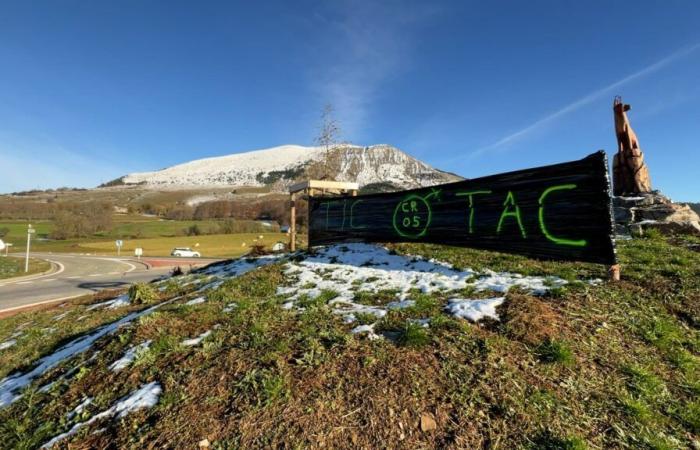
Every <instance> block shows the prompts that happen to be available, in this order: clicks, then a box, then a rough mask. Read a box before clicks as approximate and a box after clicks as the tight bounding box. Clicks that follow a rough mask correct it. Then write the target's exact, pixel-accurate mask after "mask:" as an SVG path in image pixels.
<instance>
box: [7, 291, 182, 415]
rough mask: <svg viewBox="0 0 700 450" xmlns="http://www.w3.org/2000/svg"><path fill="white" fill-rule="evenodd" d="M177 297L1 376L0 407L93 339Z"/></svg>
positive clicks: (87, 347)
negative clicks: (31, 364) (28, 366)
mask: <svg viewBox="0 0 700 450" xmlns="http://www.w3.org/2000/svg"><path fill="white" fill-rule="evenodd" d="M177 299H178V297H176V298H173V299H171V300H168V301H165V302H163V303H159V304H157V305H154V306H151V307H150V308H147V309H144V310H142V311H137V312H133V313H131V314H127V315H126V316H124V317H122V318H121V319H119V320H117V321H115V322H112V323H110V324H107V325H103V326H101V327H98V328H97V329H95V331H93V332H92V333H90V334H86V335H84V336H80V337H78V338H76V339H73V340H72V341H70V342H68V343H67V344H65V345H63V346H61V347H59V348H58V350H56V351H55V352H53V353H51V354H49V355H46V356H44V357H43V358H41V359H39V361H37V363H36V365H35V366H34V367H33V368H32V369H30V370H28V371H27V372H19V373H13V374H11V375H8V376H7V377H5V378H3V379H2V380H0V408H2V407H5V406H7V405H9V404H10V403H12V402H14V401H15V400H17V399H18V398H19V397H20V396H21V394H20V393H19V392H20V391H21V390H22V389H23V388H24V387H25V386H27V385H29V384H30V383H31V382H32V381H34V380H35V379H36V378H38V377H40V376H42V375H43V374H44V373H46V372H47V371H48V370H49V369H52V368H53V367H56V366H57V365H58V364H60V363H61V362H63V361H65V360H67V359H69V358H72V357H74V356H76V355H79V354H80V353H82V352H84V351H86V350H88V349H90V348H91V347H92V345H93V344H94V343H95V341H97V340H98V339H99V338H101V337H103V336H106V335H108V334H112V333H114V332H115V331H116V330H117V329H118V328H119V327H120V326H122V325H126V324H127V323H129V322H131V321H133V320H135V319H138V318H139V317H141V316H143V315H145V314H149V313H151V312H153V311H155V310H156V309H158V308H160V307H161V306H163V305H166V304H168V303H170V302H173V301H175V300H177Z"/></svg>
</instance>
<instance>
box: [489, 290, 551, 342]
mask: <svg viewBox="0 0 700 450" xmlns="http://www.w3.org/2000/svg"><path fill="white" fill-rule="evenodd" d="M498 313H499V315H500V317H501V324H500V326H499V328H500V331H502V332H503V333H505V335H506V336H508V337H509V338H511V339H515V340H518V341H521V342H523V343H525V344H528V345H537V344H539V343H540V342H543V341H545V340H547V339H555V338H557V337H558V336H560V335H561V331H562V328H563V326H564V320H563V319H562V317H561V315H560V314H559V313H558V312H557V311H556V310H554V308H552V306H550V305H549V304H547V303H546V302H545V301H543V300H542V299H541V298H537V297H533V296H530V295H523V294H511V295H508V297H507V299H506V301H505V302H504V303H503V304H502V305H501V306H499V307H498Z"/></svg>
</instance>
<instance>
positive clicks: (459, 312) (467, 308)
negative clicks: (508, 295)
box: [445, 297, 505, 322]
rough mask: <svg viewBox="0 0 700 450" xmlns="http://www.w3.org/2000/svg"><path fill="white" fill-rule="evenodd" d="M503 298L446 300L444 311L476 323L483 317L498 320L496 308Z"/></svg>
mask: <svg viewBox="0 0 700 450" xmlns="http://www.w3.org/2000/svg"><path fill="white" fill-rule="evenodd" d="M504 300H505V297H493V298H485V299H460V298H453V299H450V300H448V303H447V306H446V307H445V310H447V312H449V313H450V314H452V315H453V316H454V317H458V318H461V319H467V320H470V321H472V322H478V321H480V320H482V319H483V318H484V317H490V318H492V319H495V320H498V314H497V313H496V307H497V306H498V305H500V304H502V303H503V301H504Z"/></svg>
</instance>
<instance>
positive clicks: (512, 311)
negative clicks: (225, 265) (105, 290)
mask: <svg viewBox="0 0 700 450" xmlns="http://www.w3.org/2000/svg"><path fill="white" fill-rule="evenodd" d="M683 243H685V244H693V245H694V244H696V243H697V241H696V240H693V239H688V240H687V241H683V242H681V243H679V242H678V241H675V240H674V241H667V240H666V239H665V238H661V237H655V238H651V239H641V240H634V241H629V242H623V243H621V245H620V248H619V254H620V258H621V263H622V267H623V281H622V282H620V283H614V284H611V283H590V282H589V280H590V279H593V278H602V277H604V276H605V268H604V267H598V266H592V265H584V264H571V263H553V262H536V261H530V260H527V259H525V258H520V257H512V256H507V255H495V254H492V253H486V252H479V251H475V250H467V249H454V248H445V247H438V246H427V245H426V246H423V245H412V246H407V245H402V246H395V247H394V248H395V250H396V251H397V252H398V253H400V254H401V253H408V254H411V255H422V256H426V257H435V258H437V259H439V260H442V261H445V262H448V263H452V264H454V265H455V266H458V267H462V268H467V267H471V268H472V269H474V270H476V273H475V275H474V278H475V280H477V281H478V278H479V277H480V275H479V271H481V270H484V269H486V268H490V269H492V270H496V271H498V270H509V271H512V272H518V273H522V274H526V275H532V276H542V275H553V276H558V277H561V278H564V279H566V280H567V281H568V283H567V284H566V285H563V286H561V285H559V286H557V287H556V289H550V290H549V291H548V292H547V293H546V294H545V295H541V296H536V295H533V294H532V293H526V292H523V290H522V289H518V288H513V289H512V290H511V292H509V293H508V294H505V297H506V300H505V301H504V302H503V303H502V304H501V305H500V306H498V307H497V313H498V317H499V319H498V320H495V319H493V318H491V319H486V320H484V321H481V322H478V323H472V322H468V321H466V320H463V319H457V318H454V317H452V316H450V315H449V314H447V313H446V311H445V306H446V305H447V304H448V302H449V300H450V299H453V298H465V297H466V298H487V297H492V296H493V293H492V292H488V291H483V292H478V291H476V290H475V289H474V288H473V286H471V285H469V286H467V287H466V288H464V287H462V288H459V289H460V290H456V291H441V290H435V291H430V292H424V291H421V289H417V288H416V289H411V290H409V291H407V292H405V293H403V294H405V296H406V297H405V298H398V297H397V295H403V294H401V293H397V292H396V291H395V290H392V289H389V288H386V289H377V290H375V291H370V290H368V289H367V285H368V283H372V282H373V280H371V279H370V278H365V279H362V280H359V279H358V278H357V277H356V275H353V277H355V278H346V279H345V282H346V283H347V285H348V286H350V287H352V288H353V289H355V290H354V291H353V290H350V289H349V288H348V289H346V287H347V286H344V285H343V278H342V276H339V275H338V273H339V272H333V271H332V270H331V269H333V267H332V265H329V266H328V267H327V269H328V270H326V269H324V266H319V267H316V269H317V272H316V275H315V278H314V279H313V282H309V281H307V280H306V279H305V278H304V277H306V276H309V273H308V272H303V270H301V269H302V267H301V266H300V265H302V264H304V261H303V260H302V259H301V258H298V259H297V260H296V261H277V260H274V259H271V260H269V261H267V263H266V264H267V265H265V266H264V267H259V268H257V269H254V270H251V271H249V272H247V273H245V274H242V275H240V276H236V277H230V278H228V279H225V280H220V279H217V278H212V277H211V276H210V275H211V273H202V274H189V275H183V276H181V277H177V283H178V284H177V286H175V285H173V283H174V281H172V280H170V281H164V282H163V283H161V284H159V285H153V286H149V288H150V289H153V290H154V292H157V293H158V295H159V296H161V298H158V299H156V300H148V301H144V302H143V303H144V304H136V303H134V302H132V303H131V304H128V305H125V306H123V307H121V308H116V309H108V308H107V307H99V308H94V309H89V308H91V307H93V306H95V305H96V304H97V303H96V302H97V301H98V300H93V299H83V300H80V301H78V302H77V304H71V305H69V306H66V307H65V308H53V309H49V310H47V311H41V312H33V313H26V314H21V315H17V316H13V317H11V318H8V319H4V320H2V321H0V342H3V341H5V340H7V339H10V338H11V336H12V335H13V334H16V333H21V334H20V335H16V336H15V337H13V338H11V339H16V340H17V344H16V345H14V346H12V347H9V348H7V349H5V350H3V351H2V352H0V367H1V368H2V369H0V376H7V375H10V374H11V373H12V372H13V371H15V370H20V371H22V370H26V369H27V367H28V366H29V365H31V364H29V363H28V362H30V361H34V360H36V359H37V358H38V357H40V356H42V355H47V354H51V353H52V352H54V351H56V349H57V348H59V347H60V346H61V345H63V344H65V343H66V342H67V341H69V340H71V339H75V338H79V337H80V336H83V335H85V334H86V333H90V330H91V329H94V328H95V327H97V326H99V325H103V324H108V323H111V322H113V321H115V320H118V319H119V318H121V317H124V316H126V315H127V314H131V313H134V312H139V311H145V310H146V308H153V307H154V306H158V309H157V310H153V311H152V312H149V313H148V314H143V315H141V316H139V317H138V318H136V319H134V320H133V321H131V322H129V323H128V324H126V325H125V326H123V327H121V328H119V330H118V331H117V332H115V333H114V334H112V335H110V336H105V337H104V338H101V339H100V340H98V341H96V343H95V345H94V347H93V348H92V349H91V350H90V351H87V352H85V353H84V354H81V355H77V356H76V357H74V358H72V359H70V360H66V361H64V362H62V363H61V364H60V365H58V366H56V367H55V368H53V369H51V370H50V371H48V372H46V373H45V374H43V375H42V376H41V377H40V378H38V379H37V380H35V381H34V382H33V383H31V385H30V386H29V387H28V388H27V389H26V390H25V391H24V392H23V393H22V396H21V398H19V399H18V400H16V401H14V402H13V403H12V404H10V405H9V406H6V407H4V408H0V442H3V445H5V446H7V447H8V448H36V447H38V446H40V445H41V444H43V443H44V442H47V441H48V440H49V439H51V438H53V437H55V436H56V435H58V434H60V433H64V432H66V431H67V430H70V429H71V428H72V427H73V426H74V425H75V424H76V423H78V422H85V421H89V420H90V419H91V418H92V417H95V416H97V415H98V414H100V413H101V412H102V411H106V410H108V409H109V408H111V407H113V406H114V405H115V403H117V402H118V401H119V399H122V398H125V396H128V395H129V394H130V393H133V392H135V391H137V390H138V389H139V387H141V386H144V385H146V384H147V383H151V382H156V381H157V382H158V383H159V385H160V386H162V394H161V395H160V397H159V398H158V401H157V403H156V404H155V406H153V407H148V408H146V407H144V408H142V409H139V410H136V411H134V412H132V413H130V414H128V415H125V416H123V417H119V418H117V419H100V420H99V422H98V423H94V424H90V425H88V426H85V427H83V428H81V429H80V430H79V431H78V432H77V433H75V434H74V435H72V436H69V437H67V438H66V439H64V440H62V441H60V442H59V444H58V446H59V447H61V448H68V447H69V446H71V447H78V448H105V447H112V448H134V447H139V448H140V447H149V448H161V447H168V448H193V447H194V448H196V446H197V443H198V442H200V441H201V440H203V439H208V440H209V441H210V442H211V444H212V447H213V448H222V449H224V448H261V447H264V448H271V447H274V448H277V447H279V448H508V449H510V448H531V449H584V448H656V449H666V448H692V446H693V445H696V446H697V445H698V442H699V439H700V438H699V437H698V433H699V428H698V427H699V425H700V403H699V402H698V397H699V394H700V329H699V328H698V326H697V323H698V312H697V310H696V309H694V308H695V306H694V305H697V302H698V295H699V293H700V253H698V252H695V251H693V250H692V249H691V247H689V246H685V245H682V244H683ZM315 258H318V256H316V257H315ZM407 260H410V258H407ZM240 264H247V263H246V262H245V261H242V262H241V263H240ZM251 264H252V263H251ZM377 267H379V269H378V270H383V269H381V268H382V267H384V266H381V265H380V266H377ZM250 268H251V269H252V268H253V266H252V265H251V267H250ZM217 270H218V269H217ZM222 270H223V269H222ZM212 273H213V272H212ZM236 273H239V272H236ZM348 273H349V272H348ZM353 274H355V272H353ZM390 278H391V277H386V278H385V279H384V280H390ZM358 280H359V281H358ZM333 283H335V284H334V285H335V286H341V287H343V289H339V290H338V289H336V290H332V289H329V288H327V286H329V285H331V284H333ZM290 285H295V286H298V288H296V290H295V291H294V293H295V295H297V297H296V298H295V300H294V301H295V303H294V305H293V306H294V308H288V307H286V306H285V305H289V304H290V303H289V298H290V297H289V296H290V295H292V294H291V291H289V290H288V288H289V286H290ZM161 287H163V290H162V291H161V290H160V288H161ZM139 289H145V288H139ZM426 290H428V291H429V289H428V288H427V287H426ZM139 295H140V294H139ZM501 295H504V294H501ZM178 296H180V297H178ZM134 298H135V297H134ZM144 298H151V297H149V295H146V294H144ZM174 298H176V299H175V300H172V299H174ZM348 298H349V299H350V300H349V301H354V302H355V306H357V308H359V309H357V311H356V313H355V314H354V317H353V320H348V316H349V315H342V314H338V313H337V309H338V308H339V306H338V305H339V303H338V302H339V301H341V300H343V299H348ZM170 300H172V301H171V302H170V303H166V302H168V301H170ZM146 303H148V305H146ZM389 305H393V306H391V307H390V306H389ZM380 307H386V309H385V313H382V314H379V316H378V315H377V311H379V310H378V309H377V308H380ZM64 313H67V315H66V316H64V317H62V318H61V319H56V317H58V316H60V314H64ZM83 316H84V317H83ZM80 317H83V318H82V319H80V320H78V318H80ZM361 326H366V327H369V328H371V330H372V333H371V334H370V333H355V332H354V330H356V329H358V328H359V327H361ZM47 328H55V329H56V331H54V332H47V331H45V330H46V329H47ZM376 337H380V338H379V339H377V338H376ZM146 343H148V345H146ZM134 348H141V349H142V350H141V351H139V352H138V353H135V354H134V355H135V356H134V358H133V361H131V362H130V363H129V364H128V366H127V367H125V368H124V369H123V370H120V371H114V370H112V369H110V367H111V366H112V365H113V363H114V362H115V361H116V360H120V359H121V358H124V355H126V354H128V353H129V351H130V350H132V349H134ZM2 383H3V381H0V392H1V390H2ZM51 383H53V384H51ZM46 386H49V387H48V388H46ZM86 399H90V402H89V404H88V405H87V406H85V407H84V408H83V409H82V410H81V411H80V412H78V413H75V414H71V413H74V412H75V410H76V407H78V406H79V405H80V404H81V403H83V402H85V401H86ZM69 417H70V418H69ZM426 417H428V418H429V419H430V420H429V421H428V420H427V419H426ZM426 424H429V425H430V426H427V425H426Z"/></svg>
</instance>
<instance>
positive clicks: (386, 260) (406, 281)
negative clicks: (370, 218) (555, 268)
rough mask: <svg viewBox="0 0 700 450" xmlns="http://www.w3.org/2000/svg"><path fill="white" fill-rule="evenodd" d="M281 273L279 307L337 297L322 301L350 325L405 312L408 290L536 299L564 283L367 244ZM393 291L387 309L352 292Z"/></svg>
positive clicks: (324, 253) (342, 247)
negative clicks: (514, 291)
mask: <svg viewBox="0 0 700 450" xmlns="http://www.w3.org/2000/svg"><path fill="white" fill-rule="evenodd" d="M284 274H285V276H286V277H287V279H288V280H290V281H291V283H290V284H289V285H288V286H282V287H279V288H278V289H277V294H278V295H282V296H285V297H287V301H286V302H285V303H284V304H283V308H285V309H292V308H295V307H296V302H297V301H298V300H299V299H300V298H301V297H302V296H308V297H309V298H316V297H318V296H319V295H321V293H322V292H323V291H326V290H330V291H334V292H336V293H337V294H338V295H337V296H336V297H334V298H333V299H332V300H330V301H329V302H328V305H329V306H332V307H333V312H334V313H335V314H340V315H342V316H344V320H346V321H349V322H352V319H354V318H355V314H363V313H364V314H372V315H374V316H376V317H377V318H381V317H383V316H384V315H386V314H387V312H388V310H390V309H401V308H407V307H410V306H412V305H413V304H414V301H413V300H411V299H410V298H408V297H409V296H410V291H411V290H412V289H418V290H420V291H421V292H423V293H433V292H450V291H457V290H461V289H465V288H467V287H472V288H473V289H475V290H476V291H479V292H481V291H486V290H491V291H494V292H500V293H507V292H508V290H509V289H511V288H513V287H519V288H521V289H524V290H526V291H528V292H530V293H532V294H535V295H541V294H544V293H546V292H547V291H548V290H549V289H551V288H553V287H559V286H563V285H565V284H566V283H567V282H566V281H565V280H563V279H561V278H557V277H533V276H523V275H521V274H517V273H508V272H494V271H491V270H485V271H483V272H481V273H477V272H475V271H473V270H471V269H463V270H457V269H454V268H453V267H452V266H450V265H449V264H446V263H443V262H440V261H435V260H432V259H430V260H427V259H424V258H421V257H410V256H403V255H397V254H392V253H391V252H389V251H388V250H387V249H386V248H383V247H380V246H378V245H373V244H359V243H358V244H337V245H332V246H328V247H325V248H323V249H321V250H319V251H318V253H317V254H315V255H313V256H310V257H308V258H306V259H305V260H302V261H300V262H295V261H290V262H288V263H286V265H285V269H284ZM382 290H395V291H397V300H395V301H392V302H390V303H388V304H387V305H371V306H368V305H362V304H358V303H356V302H355V301H354V298H355V295H356V294H357V293H358V292H368V293H377V292H379V291H382Z"/></svg>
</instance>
